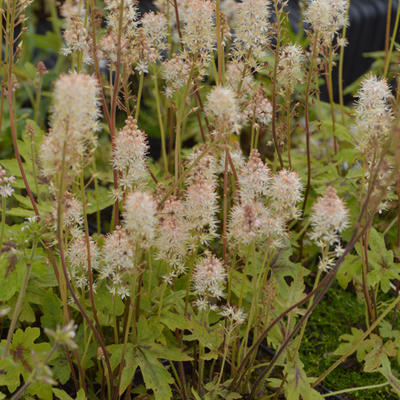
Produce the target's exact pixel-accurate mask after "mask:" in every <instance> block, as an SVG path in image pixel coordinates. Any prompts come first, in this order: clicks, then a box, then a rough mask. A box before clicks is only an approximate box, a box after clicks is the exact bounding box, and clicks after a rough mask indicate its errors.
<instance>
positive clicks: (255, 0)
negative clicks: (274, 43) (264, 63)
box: [233, 0, 270, 56]
mask: <svg viewBox="0 0 400 400" xmlns="http://www.w3.org/2000/svg"><path fill="white" fill-rule="evenodd" d="M269 8H270V1H269V0H244V1H243V2H242V3H239V4H238V5H237V8H236V10H235V15H234V17H233V27H234V43H235V47H236V49H237V51H238V52H239V54H240V55H242V56H243V55H247V53H248V52H249V51H250V50H251V52H252V53H253V54H255V55H256V56H258V55H260V54H262V52H263V51H264V49H265V47H266V46H267V44H268V40H269V30H270V22H269V16H270V9H269Z"/></svg>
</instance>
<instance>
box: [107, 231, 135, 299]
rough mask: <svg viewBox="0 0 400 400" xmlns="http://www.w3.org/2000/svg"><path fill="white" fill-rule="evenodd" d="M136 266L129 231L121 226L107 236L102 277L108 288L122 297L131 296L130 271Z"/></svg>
mask: <svg viewBox="0 0 400 400" xmlns="http://www.w3.org/2000/svg"><path fill="white" fill-rule="evenodd" d="M133 268H134V259H133V249H132V243H131V241H130V238H129V235H128V233H127V232H126V231H125V230H124V229H122V228H121V227H116V229H115V230H114V231H113V232H112V233H111V234H108V235H107V236H106V239H105V242H104V247H103V248H102V259H101V263H100V267H99V276H100V279H103V280H107V282H108V285H107V286H108V290H109V291H110V293H111V294H113V295H119V296H121V298H125V297H127V296H129V286H130V283H129V278H130V271H132V270H133Z"/></svg>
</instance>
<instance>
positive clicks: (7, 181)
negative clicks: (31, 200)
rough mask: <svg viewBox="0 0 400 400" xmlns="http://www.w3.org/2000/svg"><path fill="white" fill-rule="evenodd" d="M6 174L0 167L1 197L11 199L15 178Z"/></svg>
mask: <svg viewBox="0 0 400 400" xmlns="http://www.w3.org/2000/svg"><path fill="white" fill-rule="evenodd" d="M6 174H7V172H6V170H5V169H3V168H2V167H0V196H1V197H3V198H7V197H11V196H12V194H13V193H14V188H13V187H12V186H11V185H12V184H13V183H15V178H14V177H13V176H7V175H6Z"/></svg>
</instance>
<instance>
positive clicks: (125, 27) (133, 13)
mask: <svg viewBox="0 0 400 400" xmlns="http://www.w3.org/2000/svg"><path fill="white" fill-rule="evenodd" d="M120 4H121V2H120V0H106V1H105V5H106V7H105V9H106V11H107V27H108V28H109V29H110V30H111V31H113V32H115V33H117V32H118V31H119V23H120ZM138 16H139V9H138V7H137V3H136V1H135V0H124V10H123V14H122V26H121V28H122V29H121V32H122V35H123V36H124V37H125V38H131V39H133V38H134V37H135V34H136V29H137V24H138Z"/></svg>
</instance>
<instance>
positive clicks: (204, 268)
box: [193, 253, 226, 308]
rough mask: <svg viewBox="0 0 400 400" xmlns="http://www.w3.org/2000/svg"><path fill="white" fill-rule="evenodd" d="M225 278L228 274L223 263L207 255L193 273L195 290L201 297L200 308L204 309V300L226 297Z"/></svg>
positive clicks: (198, 303)
mask: <svg viewBox="0 0 400 400" xmlns="http://www.w3.org/2000/svg"><path fill="white" fill-rule="evenodd" d="M225 278H226V272H225V267H224V265H223V263H222V261H221V260H219V259H218V258H217V257H215V256H214V255H212V254H209V253H206V254H205V256H204V257H203V258H202V259H201V260H200V262H199V263H198V264H197V265H196V266H195V267H194V271H193V289H194V293H195V294H196V295H197V296H198V297H200V302H197V305H198V306H200V307H199V308H203V305H204V300H205V301H207V300H208V298H217V299H220V298H221V297H224V290H223V289H224V285H225ZM201 300H203V301H201Z"/></svg>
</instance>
